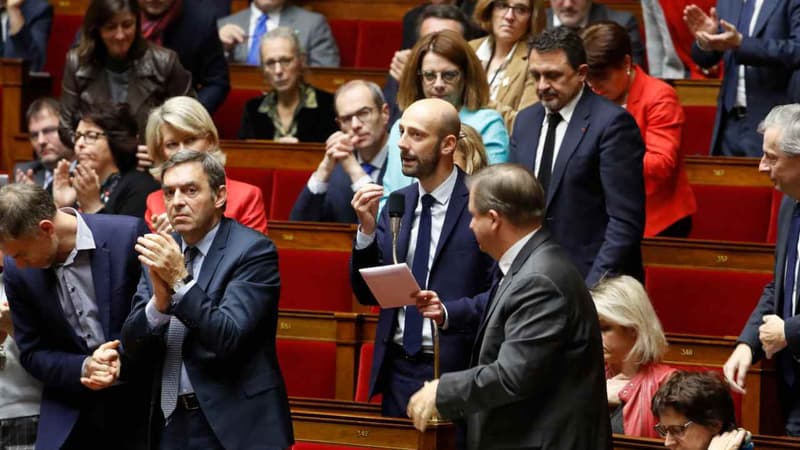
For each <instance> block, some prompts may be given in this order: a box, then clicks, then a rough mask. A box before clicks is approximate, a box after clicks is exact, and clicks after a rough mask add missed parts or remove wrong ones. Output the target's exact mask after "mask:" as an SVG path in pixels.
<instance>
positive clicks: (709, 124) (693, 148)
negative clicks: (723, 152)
mask: <svg viewBox="0 0 800 450" xmlns="http://www.w3.org/2000/svg"><path fill="white" fill-rule="evenodd" d="M683 113H684V114H685V115H686V121H685V122H684V124H683V133H682V134H681V154H682V155H704V156H707V155H708V154H709V150H710V149H711V135H712V133H713V132H714V118H715V117H716V114H717V107H716V106H684V107H683Z"/></svg>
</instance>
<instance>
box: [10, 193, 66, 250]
mask: <svg viewBox="0 0 800 450" xmlns="http://www.w3.org/2000/svg"><path fill="white" fill-rule="evenodd" d="M56 212H57V210H56V204H55V203H54V202H53V198H52V197H51V196H50V194H48V193H47V191H45V190H44V189H43V188H42V187H41V186H39V185H32V184H25V183H14V184H9V185H6V186H3V188H2V189H0V240H2V241H7V240H10V239H18V238H20V237H23V236H26V235H28V234H31V233H33V232H35V231H38V230H39V222H41V221H42V220H53V219H54V218H55V217H56Z"/></svg>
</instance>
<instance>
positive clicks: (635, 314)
mask: <svg viewBox="0 0 800 450" xmlns="http://www.w3.org/2000/svg"><path fill="white" fill-rule="evenodd" d="M591 293H592V298H593V299H594V304H595V307H596V308H597V315H598V316H600V319H602V320H605V321H608V322H612V323H615V324H617V325H620V326H623V327H626V328H631V329H633V330H635V331H636V343H634V344H633V348H631V350H630V352H629V353H628V355H627V356H626V360H628V361H632V362H634V363H635V364H638V365H640V366H641V365H646V364H652V363H658V362H661V359H662V358H663V357H664V352H665V351H666V350H667V338H666V337H665V336H664V330H663V329H662V328H661V322H660V321H659V320H658V316H656V312H655V310H654V309H653V305H652V304H651V303H650V298H649V297H648V296H647V292H645V290H644V286H642V284H641V283H639V281H637V280H636V279H635V278H633V277H630V276H628V275H622V276H618V277H612V278H605V279H603V280H601V281H600V282H599V283H598V284H597V285H596V286H595V287H593V288H592V289H591Z"/></svg>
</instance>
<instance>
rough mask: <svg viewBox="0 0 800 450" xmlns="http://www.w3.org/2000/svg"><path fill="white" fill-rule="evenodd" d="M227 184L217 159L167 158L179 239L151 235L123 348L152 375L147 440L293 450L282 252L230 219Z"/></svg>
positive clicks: (167, 195)
mask: <svg viewBox="0 0 800 450" xmlns="http://www.w3.org/2000/svg"><path fill="white" fill-rule="evenodd" d="M224 183H225V169H224V168H223V167H222V165H221V164H220V163H219V162H218V161H217V160H216V158H215V157H214V156H213V155H211V154H209V153H202V152H197V151H194V150H181V151H178V152H177V153H175V154H174V155H172V157H170V158H169V160H167V162H166V163H164V165H163V172H162V189H163V191H164V203H165V204H166V209H167V216H168V217H169V221H170V223H171V224H172V229H173V230H175V233H176V234H175V235H170V234H167V233H164V232H161V233H151V234H147V235H145V236H144V237H142V238H140V239H139V240H138V242H137V244H136V251H137V252H138V253H139V260H140V261H141V262H142V264H144V265H145V266H147V268H148V270H147V271H146V272H145V273H144V275H143V278H142V281H141V282H140V283H139V290H138V291H137V292H136V295H135V296H134V297H133V311H132V312H131V314H130V316H129V317H128V319H127V320H126V321H125V326H124V327H123V331H122V343H123V347H124V348H125V349H126V351H127V352H129V353H130V355H131V358H132V359H134V360H136V361H141V362H142V363H149V364H152V365H153V366H155V367H156V368H157V369H156V377H158V381H156V386H160V395H158V396H155V397H154V398H152V401H153V405H152V406H151V411H153V412H154V419H155V420H153V423H152V424H153V425H155V426H156V429H154V430H152V433H151V435H152V436H154V437H158V436H160V446H159V448H161V449H175V450H177V449H190V450H191V449H198V450H199V449H219V448H265V449H275V450H277V449H285V448H288V447H290V446H291V445H292V443H293V437H292V423H291V419H290V417H289V401H288V398H287V395H286V387H285V385H284V382H283V376H282V375H281V371H280V368H279V367H278V358H277V355H276V353H275V333H276V324H277V319H278V295H279V292H280V275H279V274H278V253H277V252H276V250H275V246H274V245H273V244H272V241H270V240H269V238H267V237H266V236H264V235H263V234H261V233H259V232H257V231H254V230H251V229H250V228H247V227H245V226H244V225H241V224H239V223H238V222H236V221H233V220H231V219H228V218H226V217H223V211H224V208H225V202H226V200H227V190H226V187H225V184H224ZM154 391H156V392H158V391H159V389H155V390H154ZM162 419H163V420H162ZM158 425H161V426H158ZM161 428H163V429H161ZM243 430H244V431H246V432H243Z"/></svg>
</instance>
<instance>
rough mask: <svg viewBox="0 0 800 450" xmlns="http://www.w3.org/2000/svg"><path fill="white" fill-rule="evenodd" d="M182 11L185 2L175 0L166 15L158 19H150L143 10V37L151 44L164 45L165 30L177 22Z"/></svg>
mask: <svg viewBox="0 0 800 450" xmlns="http://www.w3.org/2000/svg"><path fill="white" fill-rule="evenodd" d="M182 10H183V0H175V1H174V2H173V3H172V6H170V7H169V9H168V10H167V11H166V12H164V14H162V15H161V16H159V17H156V18H149V17H148V16H147V15H146V14H145V13H144V10H143V11H142V12H141V21H142V37H144V38H145V39H147V40H148V41H150V42H153V43H155V44H158V45H162V43H161V41H162V39H163V34H164V30H166V29H167V27H168V26H169V24H171V23H172V22H174V21H175V19H176V18H177V17H178V16H179V15H180V13H181V11H182Z"/></svg>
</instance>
